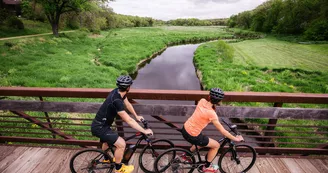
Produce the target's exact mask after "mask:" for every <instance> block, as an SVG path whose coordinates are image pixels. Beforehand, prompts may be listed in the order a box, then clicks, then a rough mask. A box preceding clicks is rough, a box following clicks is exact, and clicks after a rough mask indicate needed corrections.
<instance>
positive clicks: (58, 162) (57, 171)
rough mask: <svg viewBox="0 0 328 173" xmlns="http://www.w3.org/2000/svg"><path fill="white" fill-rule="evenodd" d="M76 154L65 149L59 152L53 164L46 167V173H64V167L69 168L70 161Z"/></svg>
mask: <svg viewBox="0 0 328 173" xmlns="http://www.w3.org/2000/svg"><path fill="white" fill-rule="evenodd" d="M75 152H76V151H70V150H64V149H61V150H59V151H58V153H57V155H58V156H57V157H56V158H54V160H53V164H52V165H49V166H48V167H46V169H45V170H46V171H45V172H52V173H62V172H61V169H63V168H62V167H68V166H69V160H70V158H71V156H72V155H73V153H75Z"/></svg>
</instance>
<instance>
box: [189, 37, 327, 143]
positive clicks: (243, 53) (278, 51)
mask: <svg viewBox="0 0 328 173" xmlns="http://www.w3.org/2000/svg"><path fill="white" fill-rule="evenodd" d="M194 62H195V65H196V67H197V69H198V70H200V72H201V76H202V83H203V86H205V88H207V89H208V88H212V87H221V88H222V89H224V90H226V91H261V92H263V91H264V92H273V91H275V92H303V93H328V68H327V67H328V66H327V65H328V44H323V45H300V44H297V43H290V42H286V41H279V40H277V39H274V38H263V39H259V40H247V41H243V42H238V43H229V44H227V43H225V42H223V41H219V42H211V43H206V44H203V45H201V46H200V47H199V48H198V49H197V50H196V53H195V57H194ZM226 104H227V103H226ZM228 104H230V105H240V103H228ZM250 105H251V106H272V105H269V104H264V103H247V106H250ZM283 107H311V108H313V107H317V108H328V105H327V104H326V105H313V104H284V105H283ZM246 121H248V122H255V123H262V124H266V123H267V122H268V120H267V119H247V120H246ZM278 123H279V124H288V125H295V124H297V125H306V126H310V125H317V126H327V125H328V121H310V120H279V122H278ZM264 128H265V127H263V129H264ZM276 130H280V131H299V132H313V130H314V131H327V129H324V128H320V129H317V128H315V129H313V128H306V127H298V128H290V127H276ZM277 135H280V136H305V137H311V136H313V134H305V133H303V134H295V133H279V134H277ZM319 136H320V137H323V138H324V137H328V135H327V134H323V135H319ZM277 142H310V143H318V142H320V143H326V142H328V140H315V139H313V140H312V139H311V140H305V139H277ZM279 146H281V147H315V146H316V145H311V146H308V145H302V144H293V145H291V144H280V145H279Z"/></svg>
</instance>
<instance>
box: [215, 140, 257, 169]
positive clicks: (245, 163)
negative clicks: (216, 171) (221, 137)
mask: <svg viewBox="0 0 328 173" xmlns="http://www.w3.org/2000/svg"><path fill="white" fill-rule="evenodd" d="M255 160H256V152H255V149H254V148H253V147H251V146H249V145H236V146H235V148H234V147H230V148H228V150H226V151H225V152H223V154H222V155H221V156H220V158H219V162H218V165H219V168H220V171H221V172H223V173H236V172H247V171H249V170H250V169H251V168H252V166H253V165H254V163H255Z"/></svg>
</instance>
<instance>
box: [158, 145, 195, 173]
mask: <svg viewBox="0 0 328 173" xmlns="http://www.w3.org/2000/svg"><path fill="white" fill-rule="evenodd" d="M154 168H155V172H165V173H192V172H193V171H194V169H195V157H194V156H193V154H192V153H191V152H190V151H188V150H185V149H183V148H171V149H168V150H166V151H165V152H163V153H162V154H160V155H159V156H158V157H157V158H156V160H155V163H154Z"/></svg>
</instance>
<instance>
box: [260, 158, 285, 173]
mask: <svg viewBox="0 0 328 173" xmlns="http://www.w3.org/2000/svg"><path fill="white" fill-rule="evenodd" d="M266 160H267V161H268V163H269V164H270V165H271V167H272V168H273V169H274V171H275V172H276V173H290V171H289V170H288V168H287V167H286V166H285V164H284V163H283V162H282V161H281V160H280V159H279V158H266Z"/></svg>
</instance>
